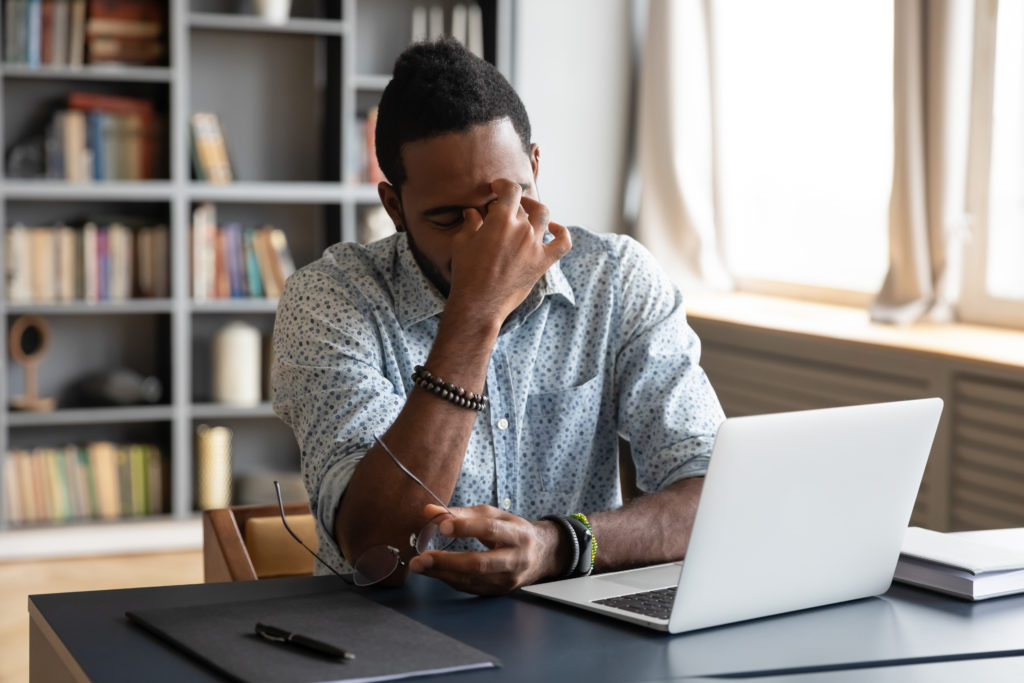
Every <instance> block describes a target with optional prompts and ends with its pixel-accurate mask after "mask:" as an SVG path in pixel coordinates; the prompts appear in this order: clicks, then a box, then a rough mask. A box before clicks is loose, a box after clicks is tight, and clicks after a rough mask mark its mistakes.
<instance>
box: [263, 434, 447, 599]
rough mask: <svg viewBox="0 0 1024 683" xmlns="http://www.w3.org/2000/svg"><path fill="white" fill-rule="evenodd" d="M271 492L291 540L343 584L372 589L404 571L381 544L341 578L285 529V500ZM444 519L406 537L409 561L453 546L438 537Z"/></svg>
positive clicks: (398, 556) (398, 557)
mask: <svg viewBox="0 0 1024 683" xmlns="http://www.w3.org/2000/svg"><path fill="white" fill-rule="evenodd" d="M373 438H374V439H375V440H376V441H377V443H378V444H380V447H381V448H382V449H384V452H385V453H387V454H388V456H389V457H390V458H391V459H392V460H394V462H395V464H396V465H398V467H399V468H400V469H401V470H402V471H403V472H405V473H406V474H407V475H409V477H410V478H412V480H413V481H415V482H416V483H417V484H419V485H420V486H421V487H423V490H424V491H426V492H427V493H429V494H430V497H431V498H433V499H434V500H435V501H437V504H438V505H440V506H441V507H443V508H444V509H445V512H446V513H448V515H450V516H451V517H455V513H454V512H452V511H451V510H449V509H448V506H447V505H445V504H444V501H443V500H441V499H440V498H438V497H437V496H436V495H435V494H434V492H433V491H431V490H430V489H429V488H428V487H427V485H426V484H424V483H423V482H422V481H420V479H419V477H417V476H416V475H415V474H413V473H412V472H410V471H409V470H408V469H406V467H405V465H403V464H402V463H401V462H400V461H399V460H398V458H396V457H395V454H394V453H392V452H391V449H390V448H388V447H387V444H385V443H384V442H383V441H382V440H381V438H380V437H379V436H376V435H374V437H373ZM274 489H275V490H276V491H277V505H278V508H279V509H280V510H281V522H282V523H283V524H284V528H285V530H286V531H287V532H288V533H289V534H290V535H291V537H292V538H294V539H295V540H296V541H298V542H299V544H300V545H301V546H302V547H303V548H305V549H306V551H307V552H309V554H310V555H312V556H313V557H315V558H316V559H318V560H320V563H321V564H323V565H324V566H325V567H327V568H328V569H330V570H331V571H332V572H334V573H335V574H337V575H338V576H340V577H342V578H343V579H345V580H346V581H352V582H353V583H355V585H357V586H371V585H373V584H375V583H380V582H381V581H383V580H384V579H386V578H388V577H389V576H391V575H392V574H393V573H394V572H395V570H396V569H398V567H404V566H405V565H406V562H405V561H404V560H403V559H402V551H400V550H399V549H398V548H396V547H394V546H393V545H387V544H381V545H375V546H371V547H370V548H367V549H366V550H365V551H363V554H362V555H360V556H359V559H358V560H356V563H355V564H354V565H353V569H354V570H355V571H354V572H353V573H352V574H351V576H345V575H343V574H341V573H340V572H339V571H337V570H336V569H335V568H334V567H332V566H331V565H329V564H328V563H327V562H324V560H323V558H321V557H320V556H319V555H317V554H316V553H315V552H314V551H313V550H312V549H311V548H310V547H309V546H308V545H306V544H305V543H303V542H302V539H301V538H299V537H298V536H297V535H296V534H295V532H294V531H292V529H291V527H290V526H288V520H287V519H285V515H284V500H283V499H282V498H281V485H280V484H279V483H278V482H276V481H275V482H274ZM444 519H447V517H445V515H439V516H438V517H435V518H434V519H432V520H430V521H429V522H427V523H426V524H425V525H423V528H422V529H420V530H419V533H414V534H411V535H410V536H409V547H410V548H412V549H413V550H414V551H415V552H414V553H413V554H412V557H415V556H416V555H419V554H420V553H422V552H424V551H425V550H428V549H433V550H447V549H448V548H450V547H451V545H452V544H453V543H455V539H454V538H451V537H450V536H445V535H444V534H442V533H441V530H440V528H439V525H440V523H441V522H442V521H444ZM410 559H411V558H410Z"/></svg>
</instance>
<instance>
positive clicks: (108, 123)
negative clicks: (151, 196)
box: [43, 92, 162, 182]
mask: <svg viewBox="0 0 1024 683" xmlns="http://www.w3.org/2000/svg"><path fill="white" fill-rule="evenodd" d="M161 137H162V133H161V122H160V120H159V118H158V117H157V115H156V113H155V111H154V109H153V103H152V102H150V101H149V100H145V99H142V98H137V97H127V96H122V95H101V94H97V93H88V92H72V93H71V94H70V95H69V96H68V102H67V107H66V108H61V109H58V110H56V111H55V112H54V113H53V115H52V116H51V118H50V122H49V125H48V126H47V127H46V135H45V139H44V142H43V144H44V151H45V174H46V177H47V178H53V179H56V180H70V181H72V182H82V181H88V180H147V179H150V178H155V177H156V176H157V174H158V171H159V167H160V163H161V162H160V158H159V157H160V149H161V147H160V142H159V141H160V139H161Z"/></svg>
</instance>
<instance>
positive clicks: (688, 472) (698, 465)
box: [658, 455, 711, 491]
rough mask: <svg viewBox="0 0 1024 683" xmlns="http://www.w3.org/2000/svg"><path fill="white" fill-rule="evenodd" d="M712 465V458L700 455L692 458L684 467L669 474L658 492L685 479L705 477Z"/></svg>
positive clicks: (681, 466)
mask: <svg viewBox="0 0 1024 683" xmlns="http://www.w3.org/2000/svg"><path fill="white" fill-rule="evenodd" d="M710 463H711V458H709V457H708V456H706V455H698V456H694V457H692V458H690V459H689V460H687V461H686V462H684V463H683V464H682V465H680V466H679V467H677V468H675V469H674V470H672V471H671V472H669V473H668V476H666V477H665V479H664V481H663V482H662V484H661V487H660V488H659V489H658V490H659V491H660V490H663V489H666V488H668V487H669V486H671V485H672V484H674V483H676V482H677V481H682V480H683V479H691V478H693V477H703V476H704V475H705V474H707V472H708V465H709V464H710Z"/></svg>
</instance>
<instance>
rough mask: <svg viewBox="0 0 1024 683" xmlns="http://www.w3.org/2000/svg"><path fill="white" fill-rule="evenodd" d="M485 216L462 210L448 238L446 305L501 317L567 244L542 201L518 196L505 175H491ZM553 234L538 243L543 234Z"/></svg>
mask: <svg viewBox="0 0 1024 683" xmlns="http://www.w3.org/2000/svg"><path fill="white" fill-rule="evenodd" d="M491 189H492V190H493V191H494V193H495V194H497V195H498V196H497V198H496V199H494V200H492V201H491V203H490V204H489V205H488V208H487V215H486V217H482V216H481V215H480V212H479V211H477V210H476V209H472V208H471V209H466V210H465V211H464V213H463V216H464V223H463V226H462V228H461V229H460V230H459V232H458V234H456V235H455V236H454V238H453V240H452V265H451V272H452V274H451V292H450V293H449V295H448V301H449V305H454V306H456V307H458V306H465V307H466V309H467V310H471V311H473V312H474V313H476V314H478V315H485V316H494V319H495V320H497V321H499V322H500V321H503V320H504V319H505V318H506V317H508V315H509V314H510V313H511V312H512V311H513V310H515V308H516V306H518V305H519V304H520V303H522V301H523V300H524V299H525V298H526V295H527V294H529V293H530V290H531V289H532V288H533V286H534V285H535V284H536V283H537V281H538V280H539V279H540V278H541V276H542V275H544V273H545V272H547V270H548V268H550V267H551V266H552V265H553V264H554V263H555V262H556V261H558V259H560V258H562V257H563V256H565V254H567V253H568V252H569V250H570V249H571V248H572V240H571V239H570V237H569V231H568V230H566V228H565V226H563V225H560V224H558V223H554V222H552V221H551V220H550V214H549V212H548V209H547V207H546V206H544V205H543V204H541V203H540V202H538V201H536V200H534V199H531V198H529V197H524V196H523V190H522V187H520V185H519V184H518V183H514V182H512V181H511V180H504V179H503V180H496V181H494V182H493V183H491ZM545 231H550V232H551V234H552V235H553V236H554V239H553V240H551V241H550V242H549V243H547V244H545V243H544V233H545Z"/></svg>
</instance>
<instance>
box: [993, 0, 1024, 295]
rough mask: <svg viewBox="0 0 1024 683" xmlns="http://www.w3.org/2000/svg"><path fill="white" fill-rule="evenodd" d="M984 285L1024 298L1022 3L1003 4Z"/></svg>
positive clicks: (999, 27)
mask: <svg viewBox="0 0 1024 683" xmlns="http://www.w3.org/2000/svg"><path fill="white" fill-rule="evenodd" d="M987 261H988V269H987V273H986V275H987V278H986V283H985V284H986V289H987V290H988V293H989V294H990V295H991V296H993V297H996V298H1000V299H1024V267H1021V263H1022V262H1024V2H1002V3H999V20H998V23H997V28H996V66H995V92H994V96H993V103H992V169H991V176H990V179H989V215H988V258H987Z"/></svg>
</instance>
